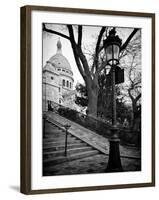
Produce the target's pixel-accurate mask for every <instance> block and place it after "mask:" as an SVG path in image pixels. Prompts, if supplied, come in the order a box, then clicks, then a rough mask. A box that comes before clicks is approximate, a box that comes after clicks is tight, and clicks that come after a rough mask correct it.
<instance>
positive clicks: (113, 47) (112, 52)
mask: <svg viewBox="0 0 159 200" xmlns="http://www.w3.org/2000/svg"><path fill="white" fill-rule="evenodd" d="M103 42H104V49H105V54H106V59H107V63H108V65H109V66H110V67H111V69H110V73H111V87H112V128H111V132H112V136H111V138H110V139H109V145H110V147H109V160H108V165H107V168H106V172H121V171H123V169H122V165H121V160H120V150H119V142H120V140H119V138H118V128H117V116H116V91H115V68H116V67H117V65H118V64H119V52H120V46H121V43H122V41H121V39H120V38H119V36H118V35H116V30H115V28H113V29H111V30H110V31H109V35H108V37H107V38H106V39H105V40H104V41H103Z"/></svg>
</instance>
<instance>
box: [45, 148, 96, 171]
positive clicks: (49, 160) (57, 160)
mask: <svg viewBox="0 0 159 200" xmlns="http://www.w3.org/2000/svg"><path fill="white" fill-rule="evenodd" d="M96 154H99V151H98V150H90V151H86V152H80V153H76V154H73V155H68V156H59V157H56V158H47V159H44V160H43V161H44V162H43V164H44V167H48V166H52V165H56V164H59V163H63V162H67V161H72V160H77V159H81V158H85V157H90V156H93V155H96Z"/></svg>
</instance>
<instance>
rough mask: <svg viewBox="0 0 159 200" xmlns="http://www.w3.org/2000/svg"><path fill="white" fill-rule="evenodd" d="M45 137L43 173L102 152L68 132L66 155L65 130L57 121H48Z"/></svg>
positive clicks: (45, 173)
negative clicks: (61, 164) (62, 164)
mask: <svg viewBox="0 0 159 200" xmlns="http://www.w3.org/2000/svg"><path fill="white" fill-rule="evenodd" d="M45 127H46V129H45V137H44V138H43V175H44V176H45V175H47V174H48V173H49V171H50V170H51V168H52V167H55V166H56V165H59V164H60V163H67V162H70V161H73V160H79V159H83V158H87V157H92V156H95V155H98V154H102V153H101V152H100V151H98V150H97V149H95V148H93V147H92V146H90V145H89V144H88V143H86V142H84V141H82V140H80V139H79V138H77V137H75V136H73V135H71V134H70V133H68V140H67V141H68V142H67V156H66V155H65V137H66V133H65V130H64V129H63V128H62V127H60V126H58V125H57V124H56V123H55V124H54V123H53V122H49V121H46V126H45Z"/></svg>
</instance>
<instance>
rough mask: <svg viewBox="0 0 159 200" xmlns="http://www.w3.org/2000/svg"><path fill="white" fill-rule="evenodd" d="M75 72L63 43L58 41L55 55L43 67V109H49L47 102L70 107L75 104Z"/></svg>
mask: <svg viewBox="0 0 159 200" xmlns="http://www.w3.org/2000/svg"><path fill="white" fill-rule="evenodd" d="M73 83H74V78H73V72H72V70H71V66H70V63H69V62H68V60H67V58H66V57H65V56H64V55H63V54H62V43H61V41H60V40H58V41H57V52H56V54H55V55H53V56H52V57H51V58H50V59H49V60H48V61H47V62H46V64H45V66H44V67H43V87H42V89H43V91H42V92H43V93H42V95H43V110H45V109H47V105H46V104H47V102H48V101H53V102H55V103H58V104H61V105H64V106H67V107H68V99H69V107H71V105H73V102H72V103H71V101H73V100H74V96H75V95H74V90H73Z"/></svg>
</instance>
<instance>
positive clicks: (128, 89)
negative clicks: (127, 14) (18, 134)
mask: <svg viewBox="0 0 159 200" xmlns="http://www.w3.org/2000/svg"><path fill="white" fill-rule="evenodd" d="M130 26H131V24H130ZM41 34H42V41H41V42H42V69H41V70H42V77H41V79H42V119H41V120H42V133H43V134H42V176H59V175H80V174H95V173H96V174H97V173H116V172H122V173H124V172H137V171H141V170H142V162H141V160H142V158H141V157H142V156H141V151H142V134H141V133H142V130H141V129H142V118H141V116H142V115H141V111H142V67H143V66H142V42H141V41H142V28H138V27H120V26H118V27H117V26H97V25H94V26H92V25H80V24H56V23H47V22H46V23H42V27H41Z"/></svg>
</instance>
